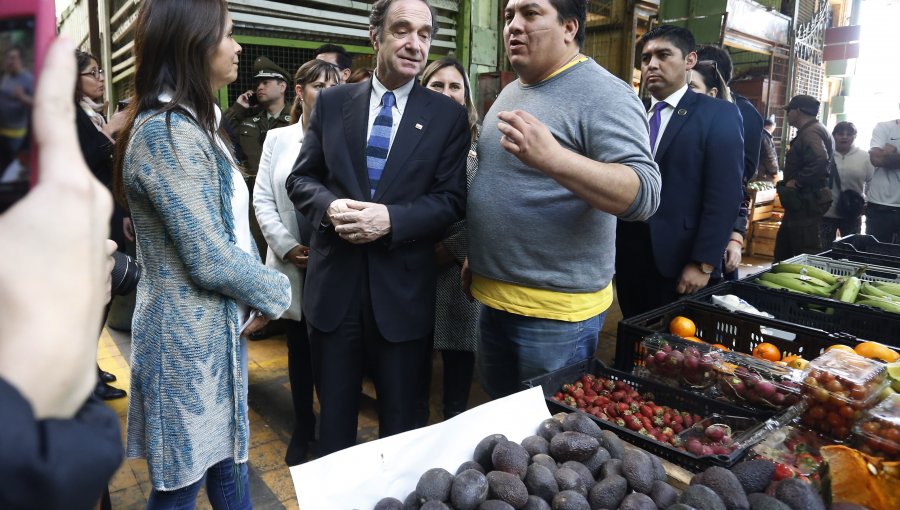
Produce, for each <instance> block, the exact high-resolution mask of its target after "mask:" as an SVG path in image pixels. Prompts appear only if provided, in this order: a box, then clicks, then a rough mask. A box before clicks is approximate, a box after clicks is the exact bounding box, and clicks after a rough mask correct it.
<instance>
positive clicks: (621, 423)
mask: <svg viewBox="0 0 900 510" xmlns="http://www.w3.org/2000/svg"><path fill="white" fill-rule="evenodd" d="M616 425H618V426H620V427H624V426H625V420H623V419H622V418H616Z"/></svg>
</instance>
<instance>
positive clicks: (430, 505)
mask: <svg viewBox="0 0 900 510" xmlns="http://www.w3.org/2000/svg"><path fill="white" fill-rule="evenodd" d="M419 508H421V510H450V507H449V506H447V505H446V504H445V503H444V502H443V501H436V500H433V499H432V500H430V501H426V502H425V504H424V505H422V506H421V507H419Z"/></svg>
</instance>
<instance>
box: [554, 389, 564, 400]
mask: <svg viewBox="0 0 900 510" xmlns="http://www.w3.org/2000/svg"><path fill="white" fill-rule="evenodd" d="M562 399H563V394H562V392H561V391H557V392H556V395H553V400H562Z"/></svg>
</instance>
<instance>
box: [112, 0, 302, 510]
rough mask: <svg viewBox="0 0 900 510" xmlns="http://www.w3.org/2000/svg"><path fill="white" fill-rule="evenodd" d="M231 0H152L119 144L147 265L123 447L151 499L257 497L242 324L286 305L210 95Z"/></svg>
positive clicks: (230, 42)
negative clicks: (252, 485)
mask: <svg viewBox="0 0 900 510" xmlns="http://www.w3.org/2000/svg"><path fill="white" fill-rule="evenodd" d="M231 30H232V22H231V17H230V15H229V14H228V8H227V5H226V2H225V1H224V0H193V1H191V2H184V1H183V0H148V1H145V2H144V3H143V4H142V5H141V9H140V12H139V14H138V18H137V22H136V24H135V30H134V43H135V44H134V49H135V79H134V85H135V87H134V89H135V91H134V97H133V100H132V103H131V105H130V106H129V113H130V122H129V123H127V124H126V127H125V128H124V129H123V131H122V134H121V138H120V140H121V142H120V143H119V144H117V159H116V169H115V170H116V174H115V177H116V190H117V191H118V195H119V197H120V198H121V197H122V196H123V195H124V196H125V197H127V202H128V205H129V207H130V210H131V214H132V220H133V222H134V229H135V235H136V238H137V256H138V261H139V262H141V264H143V268H144V272H143V275H142V278H141V280H140V283H139V284H138V288H137V300H136V301H137V302H136V306H135V312H134V319H133V323H132V356H131V401H130V402H129V408H128V437H127V445H126V449H127V454H128V456H129V457H132V458H134V457H145V458H146V459H147V463H148V465H149V468H150V481H151V483H152V490H151V493H150V498H149V501H148V503H147V507H148V508H152V509H156V508H193V507H194V503H195V501H196V495H197V492H198V491H199V489H200V486H201V485H202V483H203V480H204V479H205V480H206V486H207V495H208V497H209V499H210V503H211V504H212V506H213V508H229V509H234V508H251V504H250V496H249V494H248V492H249V484H248V480H247V459H248V446H249V440H250V431H249V422H248V419H247V351H246V335H248V334H250V333H252V332H253V331H255V330H257V329H259V328H260V327H262V326H263V325H264V324H265V323H266V322H267V321H268V319H272V318H275V317H278V316H280V315H281V313H282V312H283V311H284V310H285V309H286V308H287V307H288V305H289V304H290V300H291V296H290V283H289V282H288V279H287V277H286V276H284V275H283V274H281V273H279V272H278V271H276V270H274V269H271V268H267V267H265V266H264V265H263V264H262V263H261V262H260V259H259V254H258V253H257V252H256V248H255V246H254V243H253V238H252V237H251V235H250V225H249V217H248V207H249V203H250V196H249V193H248V191H247V186H246V185H245V183H244V180H243V179H242V178H241V174H240V172H239V171H238V169H237V166H236V164H235V159H234V157H233V154H232V152H231V147H230V146H229V145H228V143H227V142H226V140H227V137H226V136H225V134H224V131H223V130H222V127H221V118H222V113H221V111H220V110H219V107H218V106H217V105H216V103H215V101H214V93H215V91H217V90H219V89H220V88H221V87H224V86H226V85H228V84H229V83H231V82H232V81H234V80H235V79H236V78H237V66H238V59H239V55H240V52H241V47H240V45H238V44H237V43H236V42H235V41H234V39H233V38H232V33H231Z"/></svg>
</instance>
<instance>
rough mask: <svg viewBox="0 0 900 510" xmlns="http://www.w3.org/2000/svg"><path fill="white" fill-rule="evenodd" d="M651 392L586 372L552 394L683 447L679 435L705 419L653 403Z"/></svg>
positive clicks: (618, 422) (571, 405)
mask: <svg viewBox="0 0 900 510" xmlns="http://www.w3.org/2000/svg"><path fill="white" fill-rule="evenodd" d="M653 398H654V395H653V394H651V393H644V394H643V395H642V394H640V393H638V392H637V391H636V390H635V389H634V388H633V387H632V386H631V385H630V384H628V383H626V382H625V381H613V380H611V379H607V378H604V377H597V376H595V375H593V374H585V375H584V376H582V377H581V379H580V380H578V381H574V382H573V383H572V384H565V385H563V387H562V390H561V391H559V392H557V393H556V394H555V395H553V399H554V400H556V401H557V402H561V403H564V404H566V405H568V406H570V407H574V408H576V409H580V410H582V411H584V412H586V413H588V414H590V415H592V416H595V417H597V418H599V419H601V420H604V421H607V422H610V423H613V424H615V425H617V426H619V427H624V428H627V429H629V430H632V431H634V432H637V433H639V434H642V435H645V436H648V437H651V438H653V439H655V440H656V441H659V442H660V443H665V444H668V445H671V446H673V447H675V448H681V449H683V448H684V445H682V444H681V439H680V438H679V437H678V434H679V433H680V432H682V431H683V430H685V429H686V428H689V427H691V426H692V425H693V424H694V423H698V422H700V421H701V420H702V419H703V418H702V417H701V416H698V415H696V414H691V413H688V412H686V411H679V410H678V409H674V408H671V407H668V406H661V405H657V404H656V403H654V402H653Z"/></svg>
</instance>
